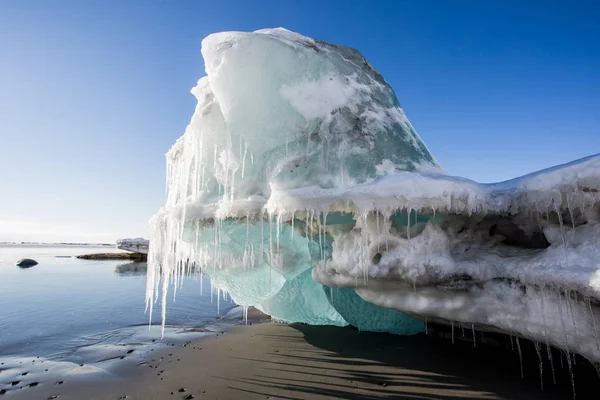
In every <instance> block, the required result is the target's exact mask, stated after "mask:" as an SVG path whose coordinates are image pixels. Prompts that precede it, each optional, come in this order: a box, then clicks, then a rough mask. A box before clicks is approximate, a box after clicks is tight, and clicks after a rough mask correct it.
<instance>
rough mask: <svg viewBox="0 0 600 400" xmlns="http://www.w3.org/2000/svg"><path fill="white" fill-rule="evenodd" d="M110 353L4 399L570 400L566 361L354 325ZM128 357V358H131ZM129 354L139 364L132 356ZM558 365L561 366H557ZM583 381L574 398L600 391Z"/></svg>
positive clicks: (265, 329) (276, 327) (243, 329)
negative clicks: (82, 371) (90, 368)
mask: <svg viewBox="0 0 600 400" xmlns="http://www.w3.org/2000/svg"><path fill="white" fill-rule="evenodd" d="M134 355H135V354H132V355H131V356H129V355H128V356H127V357H126V358H125V360H116V361H115V363H118V362H120V363H122V364H121V365H120V366H119V364H114V365H113V368H112V369H111V370H112V371H113V372H112V373H111V374H107V375H103V377H101V378H93V379H89V378H83V377H77V376H76V375H65V376H62V377H56V378H55V379H56V380H60V381H62V382H63V383H62V384H60V385H57V384H56V382H54V381H52V382H41V383H40V384H39V385H37V386H35V387H32V388H30V387H26V388H24V389H22V390H18V391H9V392H7V393H6V394H5V395H3V396H2V397H4V398H6V399H40V400H44V399H49V398H52V396H58V397H56V399H59V400H83V399H114V400H117V399H139V400H142V399H143V400H150V399H186V398H188V399H192V398H196V399H202V398H204V399H288V400H296V399H332V398H339V399H365V400H378V399H570V398H572V394H571V392H570V383H569V380H568V373H567V371H566V366H564V365H563V368H562V370H561V367H560V364H559V363H558V361H557V362H556V364H557V365H555V367H556V369H557V375H558V378H557V379H558V381H559V382H558V385H552V378H551V377H550V375H551V374H550V371H548V370H546V371H545V373H546V376H545V378H546V379H545V385H546V389H545V391H543V392H542V391H541V390H540V378H539V368H538V365H537V361H536V360H537V359H535V360H534V359H531V358H530V359H526V360H525V375H526V376H525V379H521V377H520V368H519V358H518V355H517V352H516V351H515V352H510V351H506V350H501V349H498V348H492V349H490V348H487V349H486V348H485V347H484V346H480V347H478V348H476V349H472V348H470V347H468V345H467V344H466V343H457V344H456V345H450V344H449V343H448V342H447V341H443V340H440V339H436V338H432V337H427V336H425V335H417V336H412V337H400V336H393V335H388V334H377V333H367V332H362V333H361V332H358V331H356V330H355V329H352V328H336V327H324V326H318V327H315V326H306V325H301V324H293V325H283V324H274V323H259V324H253V325H250V326H238V327H235V328H233V329H231V330H230V331H228V332H227V333H222V334H219V335H218V336H212V337H209V338H204V339H200V340H198V341H196V342H192V343H189V344H186V345H181V344H179V345H177V346H174V347H167V348H166V349H162V350H160V351H156V352H153V353H150V355H149V357H148V356H144V358H146V360H144V359H142V358H139V356H138V358H135V357H134ZM128 359H129V362H127V360H128ZM133 361H135V362H133ZM561 371H562V372H561ZM584 386H585V385H580V387H579V389H578V390H579V392H578V396H577V398H578V399H583V398H597V397H595V394H593V396H592V397H589V396H590V395H592V393H590V392H589V391H588V392H587V393H586V390H585V387H584Z"/></svg>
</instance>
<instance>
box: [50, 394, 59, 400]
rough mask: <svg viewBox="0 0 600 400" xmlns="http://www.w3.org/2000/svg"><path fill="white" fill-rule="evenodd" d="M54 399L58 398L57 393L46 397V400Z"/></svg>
mask: <svg viewBox="0 0 600 400" xmlns="http://www.w3.org/2000/svg"><path fill="white" fill-rule="evenodd" d="M54 399H58V395H57V394H55V395H53V396H50V397H48V400H54Z"/></svg>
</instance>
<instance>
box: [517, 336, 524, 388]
mask: <svg viewBox="0 0 600 400" xmlns="http://www.w3.org/2000/svg"><path fill="white" fill-rule="evenodd" d="M515 339H516V340H517V352H518V353H519V364H520V365H521V379H523V378H525V373H524V371H523V354H522V353H521V343H520V342H519V337H518V336H517V337H516V338H515Z"/></svg>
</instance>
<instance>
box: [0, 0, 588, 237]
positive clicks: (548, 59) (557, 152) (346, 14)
mask: <svg viewBox="0 0 600 400" xmlns="http://www.w3.org/2000/svg"><path fill="white" fill-rule="evenodd" d="M598 21H600V3H598V2H595V1H577V2H572V3H568V2H564V1H526V2H523V1H493V0H490V1H481V0H478V1H460V0H457V1H452V2H449V1H445V0H439V1H427V0H425V1H399V0H398V1H373V2H365V1H364V0H363V1H350V0H348V1H333V0H327V1H325V0H320V1H261V0H257V1H222V2H220V1H210V2H209V1H207V2H203V1H180V0H177V1H175V0H161V1H158V0H156V1H152V0H147V1H141V0H139V1H133V0H131V1H127V0H123V1H100V0H98V1H91V0H83V1H78V0H77V1H76V0H73V1H60V0H56V1H29V0H4V1H0V38H1V39H0V185H1V186H0V187H1V190H0V241H3V240H45V241H63V240H71V241H75V240H82V241H109V242H112V241H114V239H116V238H117V237H121V236H140V235H146V234H147V220H148V218H149V217H150V216H151V215H152V214H153V213H154V212H155V211H156V210H157V209H158V208H159V207H160V206H161V205H162V203H163V202H164V197H165V193H164V182H165V161H164V154H165V153H166V151H167V150H168V149H169V148H170V146H171V145H172V144H173V143H174V142H175V140H176V139H177V138H178V137H179V136H181V134H182V133H183V131H184V129H185V126H186V125H187V123H188V121H189V119H190V117H191V115H192V112H193V110H194V106H195V102H194V98H193V97H192V95H191V94H190V93H189V90H190V88H191V87H192V86H193V85H194V84H195V82H196V81H197V79H198V78H199V77H201V76H202V75H204V66H203V62H202V58H201V55H200V42H201V40H202V38H203V37H205V36H206V35H208V34H210V33H212V32H217V31H224V30H242V31H249V30H256V29H260V28H265V27H278V26H283V27H286V28H288V29H291V30H295V31H298V32H301V33H303V34H305V35H307V36H312V37H317V38H319V39H322V40H325V41H330V42H334V43H337V44H343V45H347V46H351V47H355V48H357V49H359V50H360V51H361V52H362V53H363V55H364V56H365V57H366V58H367V59H368V60H369V61H370V63H371V64H372V65H373V66H374V67H375V68H376V69H377V70H379V72H381V73H382V74H383V76H384V77H385V78H386V80H387V81H388V82H389V83H390V84H391V86H392V87H393V88H394V90H395V91H396V93H397V95H398V97H399V99H400V102H401V104H402V105H403V107H404V109H405V111H406V113H407V115H408V117H409V119H410V120H411V122H412V123H413V125H414V126H415V128H416V129H417V131H418V132H419V134H420V135H421V137H422V138H423V140H424V141H425V143H426V144H427V146H428V147H429V149H430V150H431V152H432V153H433V154H434V155H435V156H436V158H437V159H438V161H439V162H440V163H441V164H442V166H443V167H444V168H445V169H446V170H447V172H449V173H451V174H454V175H460V176H465V177H467V178H471V179H475V180H478V181H483V182H490V181H499V180H505V179H509V178H512V177H515V176H518V175H522V174H525V173H528V172H531V171H534V170H538V169H541V168H545V167H549V166H552V165H555V164H560V163H564V162H568V161H571V160H574V159H577V158H580V157H584V156H586V155H590V154H594V153H599V152H600V40H599V39H600V23H598Z"/></svg>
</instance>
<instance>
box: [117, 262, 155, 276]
mask: <svg viewBox="0 0 600 400" xmlns="http://www.w3.org/2000/svg"><path fill="white" fill-rule="evenodd" d="M147 270H148V263H146V262H129V263H125V264H120V265H117V266H116V267H115V274H118V275H121V276H137V275H146V271H147Z"/></svg>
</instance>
